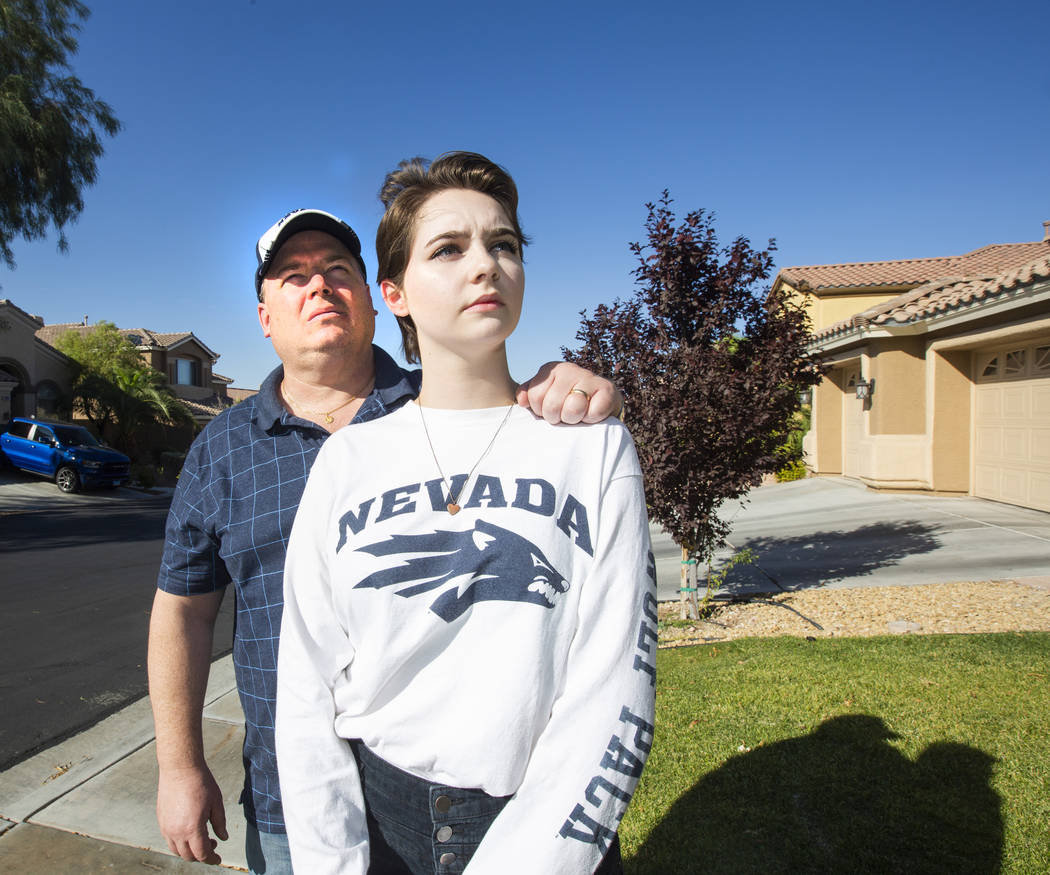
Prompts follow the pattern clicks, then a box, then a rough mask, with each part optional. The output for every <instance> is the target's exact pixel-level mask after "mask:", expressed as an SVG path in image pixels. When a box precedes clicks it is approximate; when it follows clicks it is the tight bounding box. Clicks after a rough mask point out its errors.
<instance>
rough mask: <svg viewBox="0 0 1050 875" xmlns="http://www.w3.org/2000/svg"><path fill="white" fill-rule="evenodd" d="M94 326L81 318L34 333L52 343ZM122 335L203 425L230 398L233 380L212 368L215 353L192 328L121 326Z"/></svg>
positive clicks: (223, 406)
mask: <svg viewBox="0 0 1050 875" xmlns="http://www.w3.org/2000/svg"><path fill="white" fill-rule="evenodd" d="M91 330H93V326H90V325H85V324H84V323H82V322H72V323H56V324H53V325H44V326H41V327H40V328H39V329H38V330H37V332H36V336H37V338H39V339H40V340H42V341H44V342H46V343H48V344H53V343H55V341H57V339H58V338H59V337H61V336H62V335H63V334H65V333H66V332H67V331H77V332H81V333H86V332H88V331H91ZM119 330H120V333H121V334H122V335H124V336H125V337H126V338H127V339H128V340H130V341H131V343H132V344H133V345H134V346H135V348H136V349H137V350H138V351H139V354H140V355H141V356H142V358H143V360H145V362H146V364H148V365H150V366H151V367H153V368H155V369H156V370H158V371H160V372H161V373H162V374H164V375H165V376H166V377H167V378H168V384H169V385H170V386H171V389H172V391H173V392H174V393H175V394H176V395H177V396H178V397H179V399H180V400H181V401H182V402H183V403H184V404H185V405H186V407H187V408H189V411H190V413H191V414H192V415H193V418H194V420H196V421H197V423H198V424H200V425H204V424H205V423H207V422H210V421H211V420H212V419H214V418H215V417H216V416H217V415H218V414H219V413H221V412H222V411H223V410H225V409H226V408H227V407H230V406H232V405H233V403H234V402H233V400H232V399H231V398H230V397H229V395H228V394H227V391H226V390H227V387H228V386H229V385H230V383H232V382H233V380H231V379H230V378H229V377H224V376H223V375H222V374H218V373H216V372H215V371H214V370H213V365H214V364H215V362H216V361H217V360H218V358H219V355H218V353H215V352H213V351H212V350H211V349H209V348H208V347H207V346H205V344H204V343H203V342H202V341H201V340H200V339H199V338H198V337H197V336H196V335H195V334H194V333H193V332H192V331H181V332H174V333H164V332H159V331H151V330H150V329H148V328H121V329H119Z"/></svg>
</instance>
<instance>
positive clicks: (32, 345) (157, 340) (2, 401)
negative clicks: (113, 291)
mask: <svg viewBox="0 0 1050 875" xmlns="http://www.w3.org/2000/svg"><path fill="white" fill-rule="evenodd" d="M86 322H87V320H86V319H85V320H84V322H67V323H56V324H52V325H45V324H44V320H43V318H42V317H40V316H36V315H33V314H31V313H27V312H26V311H25V310H22V309H21V308H20V307H18V306H17V305H15V304H14V302H12V301H9V300H6V299H0V430H3V428H4V426H5V425H6V423H7V422H8V421H10V419H11V417H12V416H35V417H38V418H51V419H53V418H55V417H56V416H58V414H59V410H60V407H61V402H62V400H63V399H68V397H69V393H70V388H71V386H72V381H73V375H74V373H75V367H74V363H73V362H72V360H70V359H69V358H68V357H67V356H65V355H64V354H63V353H61V352H59V351H58V350H57V349H56V348H55V346H54V344H55V343H56V341H57V340H58V338H59V337H61V336H62V335H63V334H65V333H66V332H67V331H78V332H81V333H84V332H88V331H91V330H92V329H93V326H90V325H87V324H86ZM120 333H121V334H123V335H124V336H125V337H127V338H128V339H129V340H130V341H131V342H132V343H133V344H134V345H135V348H136V349H137V350H138V351H139V354H140V355H141V356H142V358H143V359H144V360H145V361H146V363H147V364H149V365H151V366H152V367H154V368H156V369H157V370H158V371H160V372H161V373H162V374H164V375H165V376H166V377H167V378H168V383H169V384H170V386H171V388H172V390H173V391H174V393H175V394H176V395H177V396H178V397H179V398H180V399H181V400H182V401H183V403H184V404H185V405H186V406H187V407H188V408H189V410H190V413H191V414H192V415H193V418H194V420H195V421H196V422H197V423H198V425H204V424H205V423H207V422H209V421H210V420H211V419H213V418H214V417H215V416H217V415H218V414H219V413H221V412H222V411H223V410H225V409H226V408H227V407H230V406H232V405H233V404H235V403H236V402H237V401H240V400H241V399H242V398H243V397H247V396H249V395H252V394H254V391H253V390H246V389H234V390H232V391H231V388H232V387H231V386H230V384H231V383H232V382H233V381H232V380H231V379H230V378H229V377H224V376H223V375H222V374H219V373H216V372H215V370H214V365H215V362H216V361H217V360H218V358H219V356H218V353H216V352H213V351H212V350H211V349H209V348H208V347H207V346H206V345H205V344H204V343H203V341H201V340H200V339H199V338H198V337H197V336H196V335H195V334H194V333H193V332H192V331H182V332H176V333H163V332H158V331H151V330H149V329H147V328H122V329H120Z"/></svg>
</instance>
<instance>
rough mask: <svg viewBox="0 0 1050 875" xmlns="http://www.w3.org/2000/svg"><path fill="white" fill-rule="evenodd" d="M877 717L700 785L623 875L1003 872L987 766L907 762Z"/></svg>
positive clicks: (845, 723) (843, 723)
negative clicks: (669, 874)
mask: <svg viewBox="0 0 1050 875" xmlns="http://www.w3.org/2000/svg"><path fill="white" fill-rule="evenodd" d="M896 737H897V736H896V735H894V733H892V732H890V731H889V729H888V728H887V727H886V725H885V724H884V723H883V721H882V720H881V719H879V718H878V717H873V716H869V715H865V714H853V715H846V716H841V717H834V718H831V719H829V720H827V721H825V722H824V723H823V724H821V725H820V726H819V727H817V729H815V730H814V731H813V732H812V733H810V734H809V735H805V736H802V737H800V738H792V739H789V740H787V741H781V742H777V743H775V744H771V745H769V746H768V747H760V748H756V749H754V750H752V751H750V752H747V753H743V754H741V755H740V756H736V757H733V758H732V759H731V760H729V761H728V762H727V763H726V764H725V765H724V766H722V767H721V768H719V769H717V770H715V771H714V772H711V773H710V774H707V775H705V776H704V777H703V778H702V779H701V780H700V781H698V782H697V783H696V784H695V785H694V786H693V787H692V788H691V789H690V790H689V791H688V792H687V793H685V794H684V795H683V796H682V797H681V798H679V799H678V800H677V801H676V802H675V803H674V805H673V806H672V807H671V810H670V812H669V813H668V814H667V816H666V817H665V818H664V819H663V820H662V821H661V822H660V823H659V824H658V825H657V827H656V828H655V829H654V830H653V831H652V833H651V834H650V835H649V837H648V839H647V840H646V841H645V843H644V844H643V845H642V847H641V848H640V849H639V851H638V853H637V855H636V856H635V857H634V858H633V859H632V860H631V861H630V862H629V864H628V865H627V867H626V872H627V875H643V873H644V875H650V873H654V875H655V873H661V875H666V873H676V875H678V873H693V872H696V873H701V872H702V873H734V875H735V873H751V872H754V873H770V872H783V873H818V872H819V873H838V872H843V873H846V872H848V873H880V875H882V873H891V872H894V873H895V872H907V873H953V875H959V873H972V875H978V873H979V875H988V873H995V872H999V870H1000V859H1001V855H1002V847H1003V821H1002V816H1001V813H1000V799H999V796H998V794H997V793H996V792H995V790H994V789H993V788H992V787H991V784H990V782H991V777H992V765H993V762H994V760H993V758H992V757H990V756H989V755H987V754H986V753H984V752H983V751H980V750H977V749H976V748H972V747H968V746H967V745H964V744H957V743H951V742H941V743H936V744H931V745H930V746H929V747H927V748H926V750H924V751H923V752H922V754H921V755H920V756H919V758H918V759H917V760H916V761H915V762H912V761H911V760H909V759H908V758H907V757H905V756H904V755H902V754H901V753H900V752H898V751H897V749H896V748H895V747H893V746H892V745H891V744H890V741H892V740H893V739H894V738H896Z"/></svg>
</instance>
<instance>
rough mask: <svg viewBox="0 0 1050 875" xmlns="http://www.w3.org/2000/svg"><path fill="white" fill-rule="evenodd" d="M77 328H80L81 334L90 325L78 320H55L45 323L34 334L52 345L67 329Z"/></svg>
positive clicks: (75, 329) (73, 329)
mask: <svg viewBox="0 0 1050 875" xmlns="http://www.w3.org/2000/svg"><path fill="white" fill-rule="evenodd" d="M78 329H80V332H79V333H81V334H83V333H84V332H86V331H90V330H91V329H90V327H88V326H85V325H83V324H82V323H80V322H56V323H55V324H54V325H45V326H43V327H42V328H38V329H37V332H36V336H37V337H39V338H40V339H41V340H42V341H44V343H46V344H47V345H48V346H54V345H55V341H56V340H58V338H60V337H61V336H62V335H63V334H65V333H66V332H67V331H77V330H78Z"/></svg>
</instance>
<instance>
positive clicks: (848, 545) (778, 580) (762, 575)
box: [719, 522, 940, 596]
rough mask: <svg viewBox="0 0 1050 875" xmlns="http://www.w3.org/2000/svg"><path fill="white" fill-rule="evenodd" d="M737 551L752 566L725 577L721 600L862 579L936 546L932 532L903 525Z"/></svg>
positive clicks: (765, 542)
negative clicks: (749, 557)
mask: <svg viewBox="0 0 1050 875" xmlns="http://www.w3.org/2000/svg"><path fill="white" fill-rule="evenodd" d="M736 546H737V547H739V548H744V547H746V548H749V549H750V550H752V551H753V552H754V554H755V561H754V562H753V563H752V564H750V565H749V564H743V565H738V566H736V567H735V568H733V569H732V570H731V571H730V572H729V574H728V575H726V582H725V585H724V586H723V587H722V589H721V590H719V592H720V593H721V594H723V595H730V596H735V595H744V594H748V593H754V592H755V591H756V590H757V591H763V592H769V591H770V589H771V588H777V589H780V590H798V589H807V588H810V587H815V586H823V585H825V584H828V583H835V582H837V581H840V580H846V579H848V578H856V577H867V576H869V575H872V574H874V573H876V572H877V571H878V570H879V569H880V568H886V567H888V566H891V565H896V564H898V563H899V562H900V561H901V560H902V559H905V558H907V557H908V556H917V555H919V554H922V553H929V552H931V551H933V550H936V549H937V548H938V547H939V546H940V541H939V540H938V538H937V528H936V527H935V526H929V525H926V524H925V523H919V522H911V523H908V522H904V523H872V524H871V525H868V526H861V527H860V528H856V529H850V530H848V531H834V532H813V533H811V534H807V535H804V536H801V537H797V538H753V539H752V540H750V541H747V542H745V543H742V544H737V545H736ZM771 584H772V587H771Z"/></svg>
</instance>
